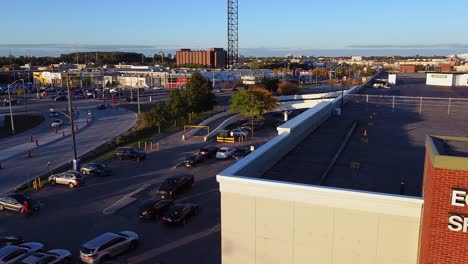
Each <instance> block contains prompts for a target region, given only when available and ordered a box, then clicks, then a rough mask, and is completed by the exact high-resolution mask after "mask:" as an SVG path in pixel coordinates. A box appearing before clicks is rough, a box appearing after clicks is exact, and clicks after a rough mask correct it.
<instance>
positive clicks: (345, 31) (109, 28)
mask: <svg viewBox="0 0 468 264" xmlns="http://www.w3.org/2000/svg"><path fill="white" fill-rule="evenodd" d="M1 9H2V12H1V18H2V24H3V25H2V31H1V37H0V44H6V45H9V44H68V45H96V44H98V45H151V46H156V47H160V48H168V49H177V48H181V47H188V48H209V47H226V34H227V33H226V31H227V29H226V28H227V18H226V16H227V15H226V12H227V11H226V9H227V0H198V1H193V0H178V1H164V0H79V1H63V0H42V1H34V0H24V1H20V0H14V1H2V3H1ZM467 11H468V1H466V0H446V1H440V0H424V1H422V0H421V1H419V0H391V1H378V0H334V1H327V0H322V1H317V0H289V1H288V0H282V1H279V0H269V1H267V0H239V46H240V47H241V48H260V47H261V48H268V49H279V50H281V49H343V48H355V47H354V46H355V45H360V47H359V48H362V46H365V47H368V46H371V47H373V48H375V47H374V46H376V45H378V47H382V45H383V46H389V45H390V46H392V47H393V48H394V47H397V48H408V47H410V46H419V45H429V46H439V45H441V44H443V45H444V46H450V45H455V44H457V45H462V46H464V47H465V48H466V46H468V34H466V30H467V28H468V19H467V18H466V15H467V13H468V12H467Z"/></svg>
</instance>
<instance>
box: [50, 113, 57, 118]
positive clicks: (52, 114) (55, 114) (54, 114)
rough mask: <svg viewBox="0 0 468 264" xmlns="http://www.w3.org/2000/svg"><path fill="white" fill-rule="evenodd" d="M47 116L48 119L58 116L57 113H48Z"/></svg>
mask: <svg viewBox="0 0 468 264" xmlns="http://www.w3.org/2000/svg"><path fill="white" fill-rule="evenodd" d="M49 116H50V117H57V116H58V113H57V112H50V113H49Z"/></svg>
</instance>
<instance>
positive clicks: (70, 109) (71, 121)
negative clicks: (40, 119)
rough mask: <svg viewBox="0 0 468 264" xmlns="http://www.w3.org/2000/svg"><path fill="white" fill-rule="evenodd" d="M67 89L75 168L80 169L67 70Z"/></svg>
mask: <svg viewBox="0 0 468 264" xmlns="http://www.w3.org/2000/svg"><path fill="white" fill-rule="evenodd" d="M67 91H68V115H69V117H70V129H71V139H72V149H73V161H72V163H73V170H76V171H78V170H79V169H80V161H79V160H78V157H77V155H76V141H75V123H74V121H73V104H72V96H71V91H70V75H69V73H68V72H67Z"/></svg>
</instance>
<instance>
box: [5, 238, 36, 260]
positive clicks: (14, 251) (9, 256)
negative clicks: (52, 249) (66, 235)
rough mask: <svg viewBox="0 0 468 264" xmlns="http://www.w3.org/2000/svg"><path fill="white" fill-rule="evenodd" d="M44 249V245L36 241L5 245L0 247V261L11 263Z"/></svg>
mask: <svg viewBox="0 0 468 264" xmlns="http://www.w3.org/2000/svg"><path fill="white" fill-rule="evenodd" d="M42 250H44V245H42V244H41V243H36V242H29V243H23V244H19V245H17V246H6V247H3V248H1V249H0V263H2V264H13V263H18V262H20V261H21V260H23V259H25V258H27V257H29V256H31V255H32V254H34V253H36V252H39V251H42Z"/></svg>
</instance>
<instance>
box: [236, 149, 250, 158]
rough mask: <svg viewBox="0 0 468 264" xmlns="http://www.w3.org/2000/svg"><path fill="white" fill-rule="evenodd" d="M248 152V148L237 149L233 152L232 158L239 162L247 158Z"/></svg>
mask: <svg viewBox="0 0 468 264" xmlns="http://www.w3.org/2000/svg"><path fill="white" fill-rule="evenodd" d="M250 152H251V151H250V149H248V148H238V149H236V151H234V154H232V157H233V158H235V159H236V160H239V159H242V158H243V157H245V156H247V155H248V154H249V153H250Z"/></svg>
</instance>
